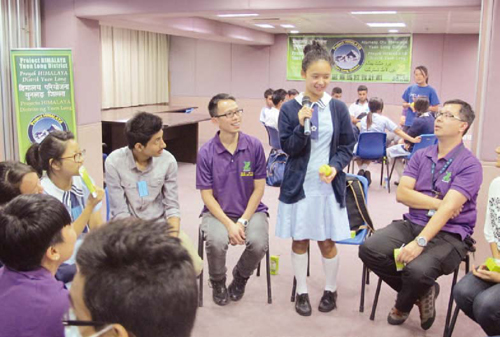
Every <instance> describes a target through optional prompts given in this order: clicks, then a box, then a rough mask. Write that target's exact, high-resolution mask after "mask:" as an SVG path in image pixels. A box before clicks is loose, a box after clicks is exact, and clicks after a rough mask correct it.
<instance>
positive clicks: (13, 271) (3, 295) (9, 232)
mask: <svg viewBox="0 0 500 337" xmlns="http://www.w3.org/2000/svg"><path fill="white" fill-rule="evenodd" d="M75 241H76V233H75V230H74V229H73V226H71V217H70V216H69V213H68V211H67V210H66V208H65V206H64V205H63V204H62V203H61V202H59V200H57V199H56V198H54V197H52V196H49V195H44V194H32V195H21V196H18V197H16V198H15V199H13V200H12V201H10V202H9V203H8V204H7V205H6V206H5V207H4V208H3V209H1V210H0V242H1V244H0V260H1V261H2V262H3V263H4V264H5V266H4V267H3V268H1V269H0V337H12V336H37V337H62V336H64V328H63V325H62V319H63V316H64V313H65V312H66V311H67V310H68V309H69V306H70V303H69V294H68V291H67V290H66V289H65V288H64V284H63V283H62V282H60V281H57V280H56V279H55V274H56V271H57V268H58V267H59V266H60V265H61V263H63V262H64V261H66V260H67V259H69V258H70V257H71V255H72V254H73V248H74V246H75Z"/></svg>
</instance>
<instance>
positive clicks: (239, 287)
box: [228, 269, 249, 301]
mask: <svg viewBox="0 0 500 337" xmlns="http://www.w3.org/2000/svg"><path fill="white" fill-rule="evenodd" d="M248 279H249V278H248V277H247V278H245V277H242V276H241V275H240V274H239V273H238V271H237V270H236V269H235V270H234V271H233V282H231V284H230V285H229V288H228V291H229V297H230V298H231V301H239V300H241V298H242V297H243V295H244V294H245V286H246V285H247V281H248Z"/></svg>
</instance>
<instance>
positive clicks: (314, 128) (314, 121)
mask: <svg viewBox="0 0 500 337" xmlns="http://www.w3.org/2000/svg"><path fill="white" fill-rule="evenodd" d="M318 115H319V112H318V104H314V106H313V113H312V118H311V139H318V135H319V117H318Z"/></svg>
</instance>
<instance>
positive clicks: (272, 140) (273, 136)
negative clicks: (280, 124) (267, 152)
mask: <svg viewBox="0 0 500 337" xmlns="http://www.w3.org/2000/svg"><path fill="white" fill-rule="evenodd" d="M264 126H265V127H266V130H267V135H268V136H269V145H270V146H271V147H272V148H273V149H278V150H281V144H280V133H279V131H278V130H276V129H275V128H273V127H270V126H267V125H264Z"/></svg>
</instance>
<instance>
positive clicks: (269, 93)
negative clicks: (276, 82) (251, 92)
mask: <svg viewBox="0 0 500 337" xmlns="http://www.w3.org/2000/svg"><path fill="white" fill-rule="evenodd" d="M273 92H274V90H273V89H271V88H269V89H267V90H266V91H264V98H267V97H268V96H271V95H272V94H273Z"/></svg>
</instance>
